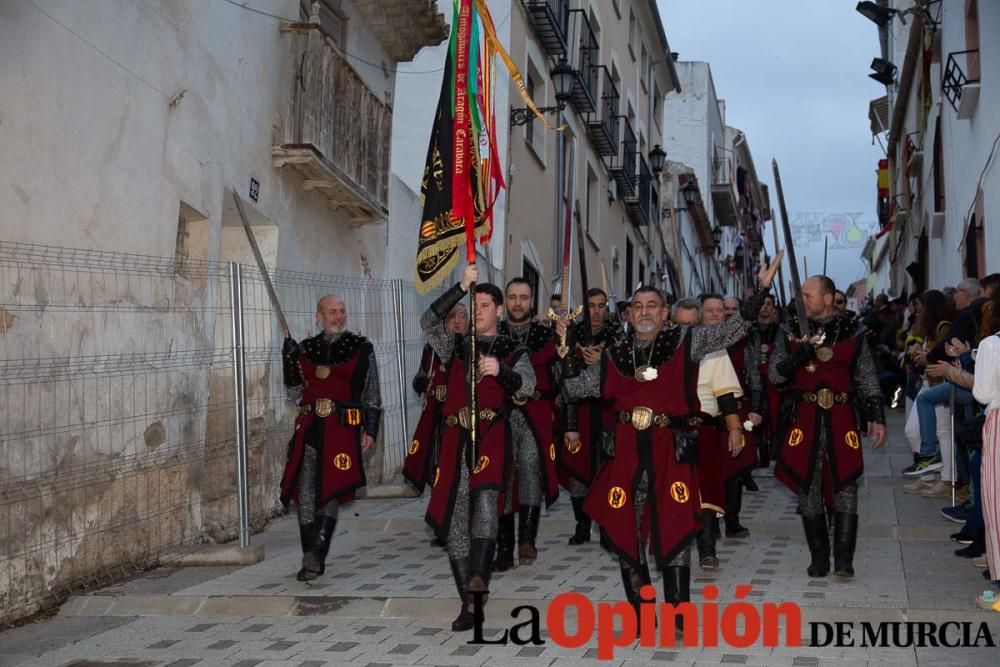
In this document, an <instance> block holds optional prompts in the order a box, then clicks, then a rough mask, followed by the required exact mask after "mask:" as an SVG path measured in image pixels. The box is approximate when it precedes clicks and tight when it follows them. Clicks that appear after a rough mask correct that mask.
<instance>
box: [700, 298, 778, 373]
mask: <svg viewBox="0 0 1000 667" xmlns="http://www.w3.org/2000/svg"><path fill="white" fill-rule="evenodd" d="M769 293H770V291H769V290H767V289H762V288H760V289H758V290H757V291H756V292H754V293H753V296H751V297H750V298H749V299H747V300H746V302H745V303H744V304H743V306H742V307H741V308H740V313H739V314H737V315H733V317H732V318H730V319H729V320H727V321H725V322H723V323H722V324H716V325H714V326H695V327H692V328H691V359H692V360H693V361H695V362H699V361H701V360H702V358H704V356H705V355H706V354H711V353H712V352H718V351H719V350H725V349H726V348H728V347H730V346H731V345H735V344H736V343H738V342H740V341H741V340H742V339H743V338H745V337H746V335H747V333H748V332H749V331H750V327H751V326H752V323H753V322H754V321H755V320H756V319H757V313H758V312H760V308H761V306H763V305H764V297H766V296H767V295H768V294H769ZM682 336H683V334H682Z"/></svg>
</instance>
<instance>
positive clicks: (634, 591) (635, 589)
mask: <svg viewBox="0 0 1000 667" xmlns="http://www.w3.org/2000/svg"><path fill="white" fill-rule="evenodd" d="M618 566H619V568H620V569H621V573H622V586H623V587H624V589H625V599H626V600H628V602H629V604H631V605H632V608H633V609H635V618H636V621H638V620H639V605H640V604H642V598H641V597H640V595H639V589H641V588H642V587H643V586H645V585H647V584H651V583H652V579H650V577H649V565H648V564H646V563H643V564H642V566H641V567H638V568H636V567H632V566H631V565H630V564H629V563H628V562H627V561H626V560H625V559H624V558H621V557H619V558H618Z"/></svg>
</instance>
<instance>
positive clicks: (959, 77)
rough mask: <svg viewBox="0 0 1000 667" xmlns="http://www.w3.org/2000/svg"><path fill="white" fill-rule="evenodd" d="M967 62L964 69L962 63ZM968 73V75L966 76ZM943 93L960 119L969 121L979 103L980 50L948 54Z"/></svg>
mask: <svg viewBox="0 0 1000 667" xmlns="http://www.w3.org/2000/svg"><path fill="white" fill-rule="evenodd" d="M963 60H964V62H965V69H962V65H961V61H963ZM966 72H968V74H966ZM941 92H942V93H943V94H944V96H945V98H947V100H948V102H949V103H950V104H951V107H952V108H953V109H954V110H955V112H956V113H957V114H958V117H959V118H962V119H969V118H972V114H973V113H975V111H976V104H977V103H978V102H979V50H978V49H972V50H970V51H955V52H953V53H949V54H948V64H947V65H946V66H945V68H944V79H943V80H942V82H941Z"/></svg>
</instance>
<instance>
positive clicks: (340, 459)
mask: <svg viewBox="0 0 1000 667" xmlns="http://www.w3.org/2000/svg"><path fill="white" fill-rule="evenodd" d="M333 465H335V466H336V467H337V470H350V469H351V457H350V456H349V455H347V454H337V455H336V456H334V457H333Z"/></svg>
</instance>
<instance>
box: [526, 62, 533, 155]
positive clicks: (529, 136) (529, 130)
mask: <svg viewBox="0 0 1000 667" xmlns="http://www.w3.org/2000/svg"><path fill="white" fill-rule="evenodd" d="M524 86H525V88H527V89H528V97H530V98H531V99H532V100H534V99H535V77H533V76H532V71H531V70H528V75H527V76H526V77H525V78H524ZM524 139H525V141H527V142H528V143H529V144H532V145H534V143H535V115H534V114H532V115H531V116H530V120H528V122H527V124H525V126H524Z"/></svg>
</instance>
